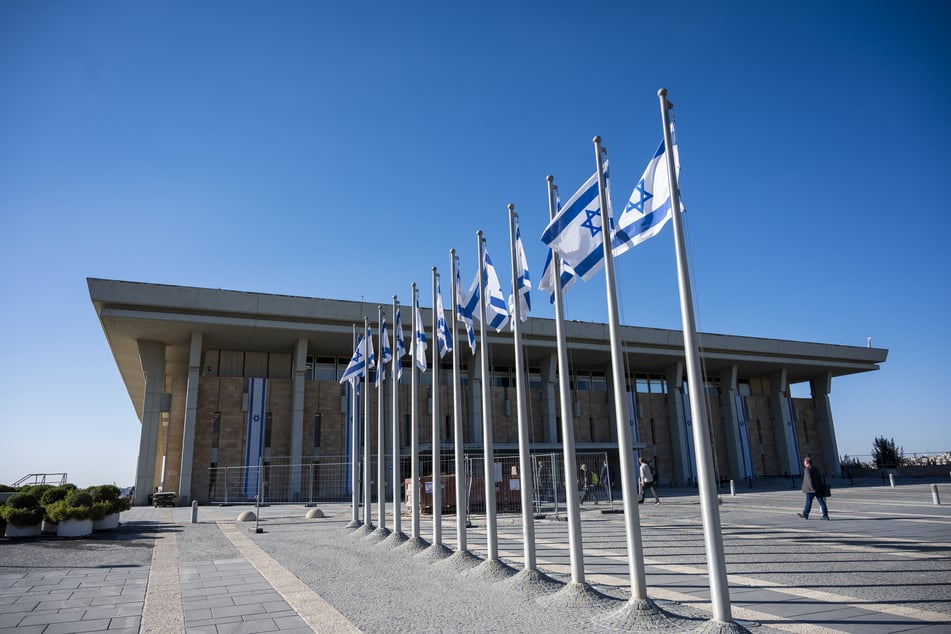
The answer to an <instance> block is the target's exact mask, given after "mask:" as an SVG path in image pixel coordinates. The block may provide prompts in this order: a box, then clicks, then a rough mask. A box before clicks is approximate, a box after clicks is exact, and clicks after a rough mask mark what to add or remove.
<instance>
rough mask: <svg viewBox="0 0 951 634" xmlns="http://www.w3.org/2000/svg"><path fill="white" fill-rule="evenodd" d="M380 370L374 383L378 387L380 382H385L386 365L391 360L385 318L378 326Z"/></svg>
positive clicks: (391, 351) (391, 354)
mask: <svg viewBox="0 0 951 634" xmlns="http://www.w3.org/2000/svg"><path fill="white" fill-rule="evenodd" d="M380 348H381V350H382V351H381V352H380V369H379V370H377V372H376V381H375V382H374V383H373V384H374V385H379V384H380V381H385V380H386V364H387V363H390V362H391V361H392V360H393V346H391V345H390V338H389V336H388V335H387V334H386V316H384V317H383V322H382V323H381V324H380Z"/></svg>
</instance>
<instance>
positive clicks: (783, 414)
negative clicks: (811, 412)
mask: <svg viewBox="0 0 951 634" xmlns="http://www.w3.org/2000/svg"><path fill="white" fill-rule="evenodd" d="M769 407H770V414H771V417H772V422H773V437H774V438H775V439H776V457H777V460H778V461H779V463H778V464H777V465H776V472H777V475H787V474H789V475H798V474H800V473H802V468H801V467H800V465H799V448H798V447H797V446H796V444H795V442H796V433H795V429H794V428H793V421H792V412H791V411H790V407H789V384H788V381H787V377H786V368H783V369H782V370H778V371H776V372H773V373H771V374H770V375H769Z"/></svg>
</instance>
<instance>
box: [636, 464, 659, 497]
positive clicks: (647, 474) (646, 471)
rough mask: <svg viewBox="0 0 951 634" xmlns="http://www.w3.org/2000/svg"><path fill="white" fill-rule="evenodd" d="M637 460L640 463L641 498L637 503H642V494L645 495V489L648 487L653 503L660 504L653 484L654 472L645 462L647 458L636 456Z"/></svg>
mask: <svg viewBox="0 0 951 634" xmlns="http://www.w3.org/2000/svg"><path fill="white" fill-rule="evenodd" d="M637 461H638V462H640V463H641V467H640V469H641V499H639V500H638V501H637V503H638V504H643V503H644V496H645V495H647V489H648V487H650V490H651V493H653V494H654V504H660V496H659V495H657V487H656V486H655V485H654V472H653V471H651V466H650V465H649V464H647V460H645V459H644V458H638V459H637Z"/></svg>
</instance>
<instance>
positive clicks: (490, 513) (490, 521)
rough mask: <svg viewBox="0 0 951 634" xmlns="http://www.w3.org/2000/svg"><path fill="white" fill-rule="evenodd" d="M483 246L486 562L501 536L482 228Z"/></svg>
mask: <svg viewBox="0 0 951 634" xmlns="http://www.w3.org/2000/svg"><path fill="white" fill-rule="evenodd" d="M476 239H477V241H478V247H479V342H480V344H481V346H482V355H481V365H480V369H481V373H482V442H483V447H484V455H483V458H482V462H483V473H484V476H483V477H484V481H483V488H484V489H485V496H484V499H485V537H486V547H487V549H488V556H487V558H486V561H491V562H497V561H498V559H499V536H498V534H497V532H496V531H497V528H496V517H495V450H494V448H493V444H492V428H493V425H492V398H491V387H492V386H491V377H490V376H489V346H488V342H487V341H486V323H485V301H486V298H485V239H484V238H483V237H482V231H477V232H476Z"/></svg>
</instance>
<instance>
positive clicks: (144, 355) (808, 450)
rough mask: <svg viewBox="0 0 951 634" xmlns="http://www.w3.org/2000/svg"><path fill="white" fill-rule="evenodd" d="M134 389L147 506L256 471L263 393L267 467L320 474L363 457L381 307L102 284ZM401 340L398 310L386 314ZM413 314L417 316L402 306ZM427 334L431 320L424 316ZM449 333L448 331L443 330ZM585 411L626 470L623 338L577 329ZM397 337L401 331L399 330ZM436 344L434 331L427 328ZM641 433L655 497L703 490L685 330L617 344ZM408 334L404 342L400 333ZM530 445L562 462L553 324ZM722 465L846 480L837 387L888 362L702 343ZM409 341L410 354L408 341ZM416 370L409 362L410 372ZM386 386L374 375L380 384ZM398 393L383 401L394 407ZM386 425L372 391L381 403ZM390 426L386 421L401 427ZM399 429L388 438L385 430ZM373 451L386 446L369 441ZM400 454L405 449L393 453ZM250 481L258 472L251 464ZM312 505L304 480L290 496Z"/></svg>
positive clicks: (588, 426) (444, 430)
mask: <svg viewBox="0 0 951 634" xmlns="http://www.w3.org/2000/svg"><path fill="white" fill-rule="evenodd" d="M87 282H88V286H89V294H90V299H91V300H92V303H93V306H94V307H95V309H96V312H97V314H98V316H99V319H100V322H101V324H102V327H103V331H104V333H105V335H106V339H107V341H108V343H109V346H110V348H111V349H112V353H113V356H114V358H115V360H116V364H117V366H118V369H119V372H120V374H121V376H122V380H123V382H124V383H125V386H126V390H127V391H128V394H129V397H130V399H131V400H132V403H133V406H134V408H135V412H136V415H137V417H138V419H139V422H140V424H141V426H142V430H141V436H140V444H139V458H138V464H137V469H136V479H135V485H136V494H135V503H136V504H145V503H146V502H147V499H148V495H149V493H151V492H152V491H154V490H156V488H158V487H161V488H163V489H164V490H165V491H176V492H177V493H178V496H179V503H180V504H181V505H188V504H190V503H191V501H192V500H198V501H199V502H207V501H208V500H209V498H210V496H211V492H212V491H213V490H214V489H215V487H216V485H217V482H216V481H215V480H216V478H218V477H219V476H218V475H217V474H219V473H220V470H221V469H222V468H225V467H235V468H238V467H244V466H248V458H247V456H248V451H247V450H248V419H249V414H248V411H249V407H250V404H249V400H251V399H252V398H253V394H250V393H249V392H250V390H251V386H252V384H253V381H254V380H258V379H266V386H267V388H266V392H265V393H264V394H265V399H264V402H263V403H262V404H261V410H260V411H261V412H262V414H263V419H264V420H262V421H261V422H262V424H263V427H262V429H263V449H262V451H261V452H260V453H261V456H262V460H263V461H264V462H270V461H275V460H278V459H280V460H283V461H285V462H287V463H289V464H306V465H320V464H321V462H322V461H328V460H332V459H336V458H339V457H341V456H346V455H347V454H349V452H350V448H349V444H348V440H347V439H348V436H347V427H348V425H347V419H348V411H349V407H350V400H349V399H348V397H347V391H346V386H342V385H341V384H340V383H339V378H340V376H341V374H342V373H343V371H344V369H345V368H346V366H347V364H348V362H349V360H350V356H351V354H352V353H353V349H354V330H355V328H354V325H355V324H359V325H360V326H359V329H360V330H361V331H362V324H363V320H364V317H365V316H369V317H370V320H371V325H372V326H373V330H374V332H376V320H377V319H376V315H377V311H378V309H377V305H375V304H368V303H361V302H354V301H347V300H331V299H316V298H305V297H290V296H283V295H271V294H263V293H248V292H239V291H228V290H220V289H206V288H193V287H184V286H169V285H160V284H148V283H140V282H125V281H116V280H103V279H89V280H87ZM383 312H384V314H385V315H386V319H387V321H388V323H389V324H393V322H394V319H393V316H392V315H391V313H392V307H391V306H389V305H385V306H383ZM403 313H404V315H407V316H408V314H409V311H408V310H407V309H406V308H405V307H404V309H403ZM422 315H423V322H424V323H425V324H427V325H428V324H431V323H432V313H431V311H430V310H426V309H423V310H422ZM447 321H448V317H447ZM566 326H567V339H568V348H569V356H570V357H571V361H572V368H571V390H572V394H571V402H572V404H573V408H574V411H573V412H572V418H573V424H574V434H575V443H576V449H577V450H578V451H579V452H581V451H584V452H604V453H605V454H607V455H608V456H609V461H610V462H612V463H613V464H617V455H618V450H619V448H618V442H617V431H616V430H617V427H616V424H615V421H614V412H615V408H614V404H613V398H614V395H613V394H612V391H611V389H610V386H611V385H612V376H611V361H610V350H609V334H608V327H607V325H606V324H597V323H582V322H568V323H567V324H566ZM390 327H391V328H392V326H390ZM427 330H428V328H427ZM621 331H622V340H623V342H624V343H623V348H624V349H623V353H624V360H625V367H626V368H627V377H625V379H626V384H627V385H628V386H629V392H628V394H627V397H626V398H628V401H629V402H628V410H629V412H630V415H631V420H630V421H629V423H631V424H632V431H633V432H634V433H633V435H634V438H635V447H633V448H631V449H632V450H637V451H639V452H640V454H641V455H645V456H647V457H648V458H649V459H650V460H651V461H652V463H653V465H654V467H655V471H656V473H657V476H658V479H659V481H661V482H663V483H669V484H676V485H686V484H692V483H694V482H696V469H695V459H694V448H693V436H692V432H691V425H692V424H694V422H693V421H691V420H690V408H689V402H688V396H687V394H688V390H689V389H692V387H693V386H689V385H687V383H686V381H685V378H684V375H685V371H684V351H683V336H682V333H681V332H680V331H675V330H662V329H652V328H638V327H633V326H624V327H622V329H621ZM404 336H405V335H404ZM522 337H523V345H524V356H525V362H526V366H527V368H526V376H527V377H528V386H527V388H528V389H527V393H528V401H529V406H528V412H529V435H530V446H531V449H532V451H533V452H539V453H542V452H552V451H556V450H560V448H561V445H560V443H561V423H560V412H559V394H558V374H557V359H556V341H555V323H554V321H553V320H550V319H539V318H531V319H529V320H528V321H527V322H526V323H525V324H524V326H523V329H522ZM699 337H700V344H701V348H702V350H703V351H704V354H703V367H704V376H705V384H704V385H703V386H702V387H701V388H700V389H703V390H704V394H705V396H706V398H707V404H708V410H709V415H710V420H709V421H706V424H707V425H708V426H709V431H710V437H711V443H712V448H713V455H714V466H715V469H716V472H717V476H718V477H719V478H720V479H721V480H726V479H737V480H742V479H748V478H762V477H775V476H786V475H796V474H799V473H800V456H805V455H811V456H812V457H813V459H814V460H816V461H817V464H818V465H820V467H821V468H822V469H823V471H824V472H826V473H833V474H835V473H838V472H839V457H838V450H837V447H836V441H835V429H834V426H833V416H832V406H831V401H830V393H831V390H832V379H833V378H834V377H838V376H843V375H848V374H854V373H858V372H869V371H873V370H877V369H878V368H879V364H881V363H883V362H884V361H885V359H886V356H887V350H882V349H877V348H866V347H853V346H841V345H829V344H822V343H809V342H797V341H785V340H777V339H761V338H752V337H738V336H732V335H717V334H704V333H701V334H700V335H699ZM407 339H408V338H407ZM488 346H489V352H490V371H489V374H490V376H489V377H488V379H487V381H488V385H489V386H490V393H491V400H492V407H491V409H492V420H493V429H494V433H493V439H492V440H493V444H494V447H495V453H496V454H497V455H504V454H506V453H510V454H514V453H516V452H517V450H518V423H517V416H516V406H515V402H514V401H515V398H516V397H515V385H514V380H515V370H514V367H513V365H514V349H513V340H512V336H511V334H510V333H508V332H503V333H495V332H490V334H488ZM456 349H457V351H459V354H460V360H461V365H462V374H463V380H462V385H463V389H464V395H465V396H464V403H463V407H462V411H463V418H464V424H463V441H464V444H465V448H466V451H471V452H475V453H478V452H480V451H481V449H482V446H483V444H482V442H483V438H482V429H483V427H482V405H481V396H480V395H481V386H482V383H483V380H484V377H482V376H481V371H480V364H479V362H478V357H474V356H472V354H471V353H470V351H469V349H468V347H467V345H465V343H463V342H461V341H460V342H459V344H458V345H457V347H456ZM444 362H445V363H444V364H443V365H441V366H440V367H441V368H445V370H443V371H441V372H440V381H439V382H440V385H438V386H434V385H432V374H431V372H426V373H423V374H421V376H420V385H419V387H418V390H417V398H418V403H417V406H418V411H419V413H420V414H419V416H420V424H419V430H420V443H421V445H422V446H423V447H425V446H426V445H427V444H428V443H431V438H432V432H431V429H432V418H431V417H432V413H431V408H430V407H429V405H430V403H431V399H432V394H433V390H439V401H440V402H441V403H442V404H443V406H442V407H441V408H440V409H441V410H442V411H441V412H439V416H440V422H441V425H440V427H439V429H440V430H441V432H440V435H441V438H440V443H441V445H442V446H445V447H446V449H447V450H448V449H449V447H451V446H452V443H453V428H454V423H453V420H452V407H451V403H452V402H453V401H452V398H453V388H452V386H451V385H450V382H451V377H452V373H451V371H450V369H451V363H450V357H446V358H445V359H444ZM408 363H409V358H408V357H407V358H406V359H405V360H404V364H406V365H407V367H408ZM409 377H410V372H409V371H406V372H404V373H403V379H402V382H401V385H400V386H399V411H398V412H397V413H396V416H397V417H398V418H397V420H398V422H402V423H403V429H404V432H403V433H402V434H401V436H402V438H401V443H400V444H401V453H403V454H408V453H409V445H410V439H409V434H408V425H409V413H410V397H411V386H410V385H409ZM371 378H372V377H371ZM797 383H808V385H809V386H810V392H811V397H809V398H792V397H791V395H790V385H793V384H797ZM389 393H390V390H389V388H388V389H387V390H386V394H387V395H389ZM367 396H368V399H369V410H368V411H371V412H376V411H377V409H376V407H377V405H376V390H370V391H369V392H368V395H367ZM392 415H393V413H392V412H388V416H392ZM387 424H388V425H389V423H387ZM370 444H371V452H372V453H373V454H374V455H375V454H376V452H377V449H378V447H377V446H376V445H377V442H376V433H374V434H372V435H371V437H370ZM384 451H385V452H390V451H391V448H389V447H386V448H384ZM252 466H253V465H252ZM295 486H296V487H297V488H298V489H300V488H301V487H303V486H304V483H303V482H301V481H296V482H291V483H290V487H291V488H292V489H293V488H294V487H295Z"/></svg>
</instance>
